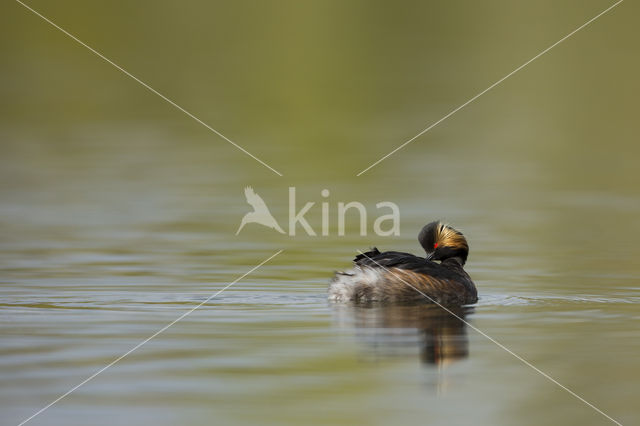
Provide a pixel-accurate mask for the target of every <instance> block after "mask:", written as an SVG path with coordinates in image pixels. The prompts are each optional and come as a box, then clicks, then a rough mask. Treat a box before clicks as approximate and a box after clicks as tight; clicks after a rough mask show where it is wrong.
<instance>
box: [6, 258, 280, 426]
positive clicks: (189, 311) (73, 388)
mask: <svg viewBox="0 0 640 426" xmlns="http://www.w3.org/2000/svg"><path fill="white" fill-rule="evenodd" d="M283 251H284V250H278V251H277V252H276V253H274V254H272V255H271V256H269V257H268V258H267V259H265V260H263V261H262V262H260V263H259V264H257V265H256V266H254V267H253V268H251V269H249V270H248V271H247V272H245V273H244V274H242V275H241V276H240V277H238V278H236V279H235V280H234V281H233V282H231V283H230V284H228V285H226V286H225V287H223V288H222V289H221V290H219V291H217V292H216V293H214V294H212V295H211V296H209V297H207V298H206V299H205V300H204V301H203V302H201V303H199V304H198V305H196V306H195V307H193V308H191V309H190V310H188V311H187V312H185V313H184V314H182V315H180V316H179V317H178V318H176V319H175V320H173V321H171V322H170V323H169V324H167V325H165V326H164V327H162V328H161V329H160V330H158V331H156V332H155V333H153V334H152V335H151V336H149V337H147V338H146V339H144V340H143V341H142V342H140V343H138V344H137V345H135V346H134V347H133V348H131V349H129V350H128V351H127V352H125V353H124V354H122V355H120V356H119V357H118V358H116V359H114V360H113V361H111V362H110V363H109V364H107V365H105V366H104V367H102V368H101V369H100V370H98V371H96V372H95V373H93V374H92V375H91V376H89V377H87V378H86V379H84V380H83V381H81V382H80V383H78V384H77V385H75V386H74V387H72V388H71V389H69V390H68V391H66V392H65V393H63V394H62V395H60V396H59V397H58V398H56V399H55V400H53V401H52V402H50V403H49V404H47V405H45V406H44V407H42V408H41V409H40V410H38V411H37V412H36V413H35V414H33V415H32V416H30V417H28V418H27V419H25V420H23V421H22V422H21V423H20V424H19V425H18V426H22V425H24V424H25V423H27V422H28V421H30V420H31V419H33V418H34V417H36V416H37V415H39V414H41V413H42V412H43V411H45V410H47V409H48V408H50V407H51V406H52V405H54V404H56V403H57V402H59V401H60V400H61V399H63V398H65V397H67V396H68V395H69V394H70V393H72V392H73V391H75V390H76V389H78V388H79V387H80V386H82V385H84V384H85V383H87V382H88V381H90V380H91V379H93V378H95V377H96V376H97V375H98V374H100V373H102V372H103V371H105V370H106V369H107V368H109V367H111V366H113V365H114V364H115V363H117V362H118V361H120V360H122V359H123V358H124V357H126V356H127V355H129V354H130V353H132V352H133V351H135V350H136V349H138V348H140V347H141V346H142V345H144V344H145V343H147V342H148V341H149V340H151V339H153V338H154V337H156V336H157V335H159V334H161V333H163V332H164V331H166V330H167V329H168V328H169V327H171V326H172V325H174V324H175V323H177V322H178V321H180V320H182V319H183V318H185V317H186V316H187V315H189V314H191V313H193V311H195V310H196V309H198V308H200V307H201V306H202V305H204V304H205V303H207V302H209V301H210V300H211V299H213V298H214V297H216V296H218V295H219V294H220V293H222V292H223V291H225V290H226V289H228V288H229V287H231V286H232V285H234V284H235V283H237V282H238V281H240V280H241V279H243V278H244V277H246V276H247V275H249V274H250V273H252V272H253V271H255V270H256V269H258V268H259V267H261V266H262V265H264V264H265V263H267V262H268V261H270V260H271V259H273V258H274V257H276V256H277V255H279V254H280V253H282V252H283Z"/></svg>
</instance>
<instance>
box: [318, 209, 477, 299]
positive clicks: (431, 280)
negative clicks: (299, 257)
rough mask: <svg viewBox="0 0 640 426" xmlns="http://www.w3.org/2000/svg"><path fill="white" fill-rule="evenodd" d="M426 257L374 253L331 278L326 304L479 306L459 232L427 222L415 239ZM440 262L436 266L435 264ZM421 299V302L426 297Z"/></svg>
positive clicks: (463, 241) (368, 254)
mask: <svg viewBox="0 0 640 426" xmlns="http://www.w3.org/2000/svg"><path fill="white" fill-rule="evenodd" d="M418 241H419V242H420V245H421V246H422V248H424V250H425V251H426V252H427V257H426V258H424V257H418V256H414V255H412V254H410V253H401V252H397V251H387V252H384V253H381V252H380V251H378V249H377V248H375V247H374V248H373V249H372V250H371V251H368V252H366V253H364V254H360V255H358V256H356V258H355V259H354V260H353V262H354V264H355V266H354V267H353V268H352V269H350V270H348V271H346V272H336V275H335V277H334V278H333V279H332V280H331V283H330V284H329V299H330V300H335V301H347V300H352V301H356V302H418V301H426V302H437V303H440V304H443V305H467V304H471V303H476V302H477V301H478V292H477V290H476V286H475V285H474V284H473V281H471V278H470V277H469V275H468V274H467V273H466V272H465V270H464V269H463V266H464V264H465V262H466V261H467V255H468V254H469V246H468V245H467V240H466V239H465V238H464V236H463V235H462V233H461V232H459V231H456V230H455V229H453V228H452V227H451V226H449V225H446V224H443V223H441V222H438V221H436V222H431V223H429V224H428V225H426V226H425V227H424V228H422V230H421V231H420V234H418ZM436 260H439V261H440V263H437V262H434V261H436ZM425 295H426V297H425Z"/></svg>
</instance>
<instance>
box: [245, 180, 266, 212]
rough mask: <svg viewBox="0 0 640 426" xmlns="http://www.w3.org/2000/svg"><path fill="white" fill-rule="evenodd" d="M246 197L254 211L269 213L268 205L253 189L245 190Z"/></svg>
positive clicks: (247, 188) (248, 187)
mask: <svg viewBox="0 0 640 426" xmlns="http://www.w3.org/2000/svg"><path fill="white" fill-rule="evenodd" d="M244 196H245V197H246V198H247V203H249V205H250V206H251V207H253V210H254V211H256V212H257V211H260V210H262V211H264V210H266V211H269V209H268V208H267V205H266V204H265V203H264V200H263V199H262V198H261V197H260V196H259V195H258V194H256V193H255V191H254V190H253V188H252V187H250V186H247V187H246V188H245V189H244Z"/></svg>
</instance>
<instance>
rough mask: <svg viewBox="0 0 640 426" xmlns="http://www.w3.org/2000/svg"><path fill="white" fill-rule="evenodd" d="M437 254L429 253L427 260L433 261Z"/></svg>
mask: <svg viewBox="0 0 640 426" xmlns="http://www.w3.org/2000/svg"><path fill="white" fill-rule="evenodd" d="M435 254H436V252H435V251H432V252H431V253H427V260H431V259H433V256H435Z"/></svg>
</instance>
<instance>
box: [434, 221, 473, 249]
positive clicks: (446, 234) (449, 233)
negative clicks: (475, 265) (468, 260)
mask: <svg viewBox="0 0 640 426" xmlns="http://www.w3.org/2000/svg"><path fill="white" fill-rule="evenodd" d="M436 242H437V243H438V246H447V247H455V248H465V249H467V250H469V245H468V244H467V239H466V238H465V237H464V235H462V233H461V232H459V231H456V230H455V229H453V228H452V227H451V226H449V225H447V224H446V223H440V226H439V227H438V231H437V232H436Z"/></svg>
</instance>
